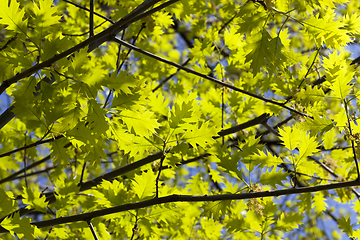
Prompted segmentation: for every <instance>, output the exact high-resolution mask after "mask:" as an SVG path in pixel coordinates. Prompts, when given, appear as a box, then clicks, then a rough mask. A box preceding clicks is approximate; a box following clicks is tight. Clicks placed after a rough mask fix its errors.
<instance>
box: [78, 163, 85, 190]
mask: <svg viewBox="0 0 360 240" xmlns="http://www.w3.org/2000/svg"><path fill="white" fill-rule="evenodd" d="M85 167H86V162H84V164H83V167H82V170H81V176H80V183H79V185H78V186H81V185H82V184H83V180H84V174H85Z"/></svg>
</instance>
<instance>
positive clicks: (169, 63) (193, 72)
mask: <svg viewBox="0 0 360 240" xmlns="http://www.w3.org/2000/svg"><path fill="white" fill-rule="evenodd" d="M113 41H115V42H117V43H121V44H123V45H124V46H126V47H128V48H131V49H133V50H134V51H137V52H139V53H142V54H144V55H146V56H148V57H151V58H153V59H156V60H158V61H160V62H163V63H166V64H168V65H171V66H174V67H176V68H179V69H181V70H183V71H185V72H188V73H191V74H193V75H196V76H199V77H201V78H204V79H207V80H210V81H212V82H214V83H217V84H219V85H221V86H224V87H227V88H230V89H232V90H235V91H237V92H241V93H243V94H245V95H248V96H251V97H253V98H256V99H259V100H261V101H263V102H266V103H271V104H273V105H277V106H279V107H282V108H285V109H287V110H289V111H291V112H294V113H297V114H299V115H301V116H304V117H308V118H311V119H313V117H312V116H310V115H308V114H305V113H303V112H300V111H298V110H296V109H293V108H291V107H288V106H285V105H284V104H283V103H279V102H276V101H273V100H271V99H267V98H265V97H263V96H259V95H257V94H254V93H251V92H249V91H246V90H243V89H240V88H237V87H235V86H233V85H231V84H228V83H225V82H221V81H219V80H218V79H216V78H213V77H210V76H207V75H205V74H202V73H199V72H197V71H195V70H192V69H190V68H186V67H183V66H181V65H180V64H177V63H175V62H172V61H169V60H167V59H165V58H162V57H159V56H157V55H155V54H153V53H150V52H147V51H145V50H142V49H140V48H138V47H136V46H134V45H132V44H130V43H128V42H125V41H123V40H121V39H119V38H117V37H114V38H113Z"/></svg>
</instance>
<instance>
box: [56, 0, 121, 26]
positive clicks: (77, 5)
mask: <svg viewBox="0 0 360 240" xmlns="http://www.w3.org/2000/svg"><path fill="white" fill-rule="evenodd" d="M63 1H64V2H67V3H70V4H72V5H74V6H76V7H78V8H81V9H83V10H85V11H89V12H90V9H88V8H86V7H83V6H81V5H79V4H77V3H73V2H70V1H69V0H63ZM91 1H93V0H91ZM90 4H91V3H90ZM90 8H91V5H90ZM94 14H95V15H96V16H98V17H101V18H103V19H105V20H106V21H108V22H111V23H112V24H114V23H115V22H114V21H113V20H111V19H110V18H107V17H105V16H103V15H101V14H99V13H96V12H94Z"/></svg>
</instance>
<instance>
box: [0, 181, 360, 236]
mask: <svg viewBox="0 0 360 240" xmlns="http://www.w3.org/2000/svg"><path fill="white" fill-rule="evenodd" d="M359 185H360V182H359V181H358V180H354V181H348V182H341V183H332V184H327V185H320V186H314V187H300V188H290V189H282V190H274V191H264V192H250V193H240V194H223V195H210V196H209V195H201V196H194V195H176V194H174V195H169V196H165V197H159V198H154V199H151V200H146V201H142V202H137V203H129V204H124V205H120V206H117V207H112V208H106V209H102V210H97V211H94V212H88V213H83V214H78V215H73V216H68V217H60V218H55V219H51V220H45V221H39V222H33V223H31V224H32V225H35V226H37V227H38V228H43V227H50V226H53V225H58V224H64V223H71V222H78V221H86V219H92V218H95V217H101V216H105V215H108V214H113V213H119V212H124V211H129V210H135V209H139V208H145V207H151V206H154V205H160V204H164V203H174V202H213V201H224V200H241V199H252V198H263V197H278V196H283V195H290V194H299V193H308V192H319V191H325V190H333V189H337V188H345V187H354V186H359ZM4 232H7V230H6V229H4V228H1V229H0V233H4Z"/></svg>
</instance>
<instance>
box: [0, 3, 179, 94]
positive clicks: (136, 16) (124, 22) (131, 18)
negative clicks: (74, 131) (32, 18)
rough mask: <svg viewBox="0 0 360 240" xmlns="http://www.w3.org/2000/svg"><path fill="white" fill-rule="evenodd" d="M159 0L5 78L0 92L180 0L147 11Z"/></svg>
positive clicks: (100, 42)
mask: <svg viewBox="0 0 360 240" xmlns="http://www.w3.org/2000/svg"><path fill="white" fill-rule="evenodd" d="M158 1H159V0H146V1H144V2H143V3H142V4H140V5H139V6H138V7H137V8H135V9H134V11H132V12H131V13H129V14H128V15H126V16H125V17H124V18H122V19H120V20H119V21H117V22H116V23H115V24H114V25H112V26H111V27H109V28H107V29H105V30H104V31H102V32H100V33H98V34H96V35H95V36H93V37H90V38H88V39H86V40H85V41H83V42H81V43H79V44H78V45H75V46H74V47H72V48H70V49H68V50H66V51H64V52H62V53H60V54H56V55H55V56H53V57H52V58H50V59H48V60H46V61H44V62H42V63H39V64H36V65H34V66H33V67H31V68H28V69H26V70H25V71H23V72H21V73H18V74H16V75H15V76H14V77H12V78H9V79H7V80H5V81H4V82H3V83H2V84H1V85H0V94H2V93H3V92H4V91H5V90H6V89H7V88H8V87H10V86H11V85H12V84H14V83H16V82H17V81H19V80H21V79H23V78H26V77H29V76H30V75H31V74H34V73H36V72H38V71H39V70H41V69H43V68H45V67H49V66H51V65H52V64H53V63H55V62H57V61H59V60H60V59H63V58H65V57H67V56H69V55H71V54H72V53H74V52H76V51H78V50H80V49H82V48H84V47H87V46H89V45H90V44H91V47H90V48H89V50H91V51H92V50H94V49H95V48H97V47H98V46H99V45H100V44H102V43H103V42H105V41H108V40H111V38H113V36H114V35H116V34H117V33H118V32H120V31H121V30H123V29H125V28H126V27H127V26H128V25H129V24H131V23H133V22H136V21H138V20H140V19H142V18H145V17H147V16H149V15H151V14H153V13H154V12H155V11H160V10H161V9H163V8H165V7H167V6H169V5H171V4H173V3H175V2H177V1H179V0H170V1H168V2H166V3H163V4H162V5H160V6H158V7H156V8H154V9H152V10H150V11H147V12H145V11H146V10H147V9H148V8H150V7H152V6H153V5H155V4H156V3H157V2H158Z"/></svg>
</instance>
